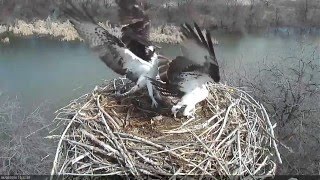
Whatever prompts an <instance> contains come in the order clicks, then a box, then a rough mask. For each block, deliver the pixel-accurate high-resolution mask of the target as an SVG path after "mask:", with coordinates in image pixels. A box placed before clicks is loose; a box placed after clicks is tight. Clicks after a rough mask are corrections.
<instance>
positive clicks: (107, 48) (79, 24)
mask: <svg viewBox="0 0 320 180" xmlns="http://www.w3.org/2000/svg"><path fill="white" fill-rule="evenodd" d="M67 2H68V4H69V6H70V7H71V8H70V7H68V6H62V7H60V8H61V9H62V11H63V12H64V13H65V14H66V15H67V16H68V17H69V18H70V22H71V23H72V24H73V25H74V28H75V29H76V30H77V32H78V33H79V35H80V37H82V38H83V39H84V40H85V42H86V43H87V44H88V45H89V46H90V47H91V49H93V50H94V52H96V53H97V54H98V55H99V57H100V59H101V60H102V61H103V62H104V63H105V64H106V65H107V66H108V67H110V68H111V69H112V70H113V71H115V72H116V73H118V74H120V75H125V74H130V77H131V78H130V79H131V80H133V81H135V80H136V79H137V77H136V75H135V72H131V71H132V69H134V68H135V67H138V66H140V65H141V64H142V63H144V62H143V61H142V60H141V59H140V58H138V57H136V56H134V57H132V59H124V58H123V57H122V55H121V53H120V52H119V50H121V49H122V50H124V49H126V46H125V44H124V43H123V42H122V41H121V40H120V39H118V38H117V37H115V36H113V35H112V34H110V33H109V32H108V31H107V30H105V29H104V28H103V27H101V26H99V25H98V24H97V23H96V22H95V21H94V18H93V17H92V16H90V14H89V13H88V11H87V10H86V8H85V7H84V6H82V7H78V6H76V5H73V4H72V3H71V2H70V1H67Z"/></svg>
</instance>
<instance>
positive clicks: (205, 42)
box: [181, 23, 220, 82]
mask: <svg viewBox="0 0 320 180" xmlns="http://www.w3.org/2000/svg"><path fill="white" fill-rule="evenodd" d="M194 27H195V29H193V28H192V27H191V26H190V25H189V24H184V25H183V26H182V27H181V30H182V33H183V42H182V43H181V45H182V48H181V50H182V53H183V55H184V56H185V57H187V58H188V59H189V60H191V61H193V63H194V64H197V65H201V66H203V67H207V68H203V72H205V73H207V74H209V75H210V77H211V78H212V79H213V80H214V81H216V82H219V81H220V73H219V65H218V61H217V58H216V55H215V52H214V48H213V43H212V39H211V35H210V32H209V31H207V30H206V31H205V36H204V34H203V32H202V31H201V29H200V28H199V26H198V25H197V24H196V23H194Z"/></svg>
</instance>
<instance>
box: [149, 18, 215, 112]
mask: <svg viewBox="0 0 320 180" xmlns="http://www.w3.org/2000/svg"><path fill="white" fill-rule="evenodd" d="M181 31H182V34H183V36H182V40H183V41H182V43H181V46H182V47H181V51H182V54H183V56H177V57H176V58H175V59H173V60H172V61H171V62H170V63H169V64H168V66H167V67H165V68H163V69H162V70H161V69H160V75H161V80H162V81H158V80H155V79H151V81H152V84H153V85H154V87H156V89H157V90H159V91H160V92H161V94H162V95H164V96H173V97H179V98H181V99H180V101H179V102H178V103H177V104H175V105H173V107H172V108H171V112H172V113H173V114H174V116H176V114H177V113H178V112H179V111H183V116H187V117H188V118H189V117H194V113H195V105H196V104H197V103H199V102H201V101H202V100H204V99H205V98H206V97H207V96H208V95H209V91H208V89H207V83H208V82H219V81H220V75H219V65H218V61H217V58H216V55H215V52H214V48H213V43H212V40H211V35H210V32H209V31H205V33H202V31H201V30H200V28H199V26H198V25H197V24H196V23H194V28H193V27H191V26H190V25H189V24H184V25H182V26H181Z"/></svg>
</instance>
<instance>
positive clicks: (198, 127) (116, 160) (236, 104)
mask: <svg viewBox="0 0 320 180" xmlns="http://www.w3.org/2000/svg"><path fill="white" fill-rule="evenodd" d="M114 88H115V87H114V83H112V82H110V83H108V84H107V85H106V86H104V87H96V88H95V90H93V92H92V93H90V94H86V95H84V96H82V97H80V98H79V99H76V100H74V101H72V102H71V103H70V104H69V105H68V106H66V107H64V108H62V109H60V110H59V111H58V114H57V117H56V119H55V120H56V121H57V122H59V123H60V124H61V123H62V122H64V123H66V124H67V126H66V128H65V130H64V132H63V133H62V135H52V136H50V137H59V138H60V140H59V144H58V149H57V153H56V157H55V161H54V164H53V169H52V174H58V175H121V176H128V177H135V178H144V177H147V176H148V177H163V176H184V175H201V176H203V175H206V176H208V175H224V176H229V175H244V176H264V177H265V176H273V175H274V174H275V169H276V163H275V158H274V157H277V158H278V160H279V162H280V163H281V159H280V154H279V152H278V150H277V144H276V139H275V137H274V132H273V128H274V127H273V125H272V124H271V122H270V120H269V117H268V114H267V113H266V110H265V109H264V107H263V106H262V105H261V104H260V103H259V102H257V101H255V100H254V99H253V98H252V97H251V96H250V95H249V94H247V93H246V92H245V91H242V90H240V89H237V88H233V87H229V86H226V85H223V84H212V85H210V86H209V89H210V96H209V97H208V98H207V99H206V101H204V102H202V103H199V104H198V105H197V110H196V116H195V119H191V120H188V119H186V118H176V119H174V118H173V116H172V115H171V114H170V108H171V107H170V106H169V107H162V108H160V109H158V110H156V109H152V108H151V107H150V105H151V101H150V98H149V97H148V95H147V94H146V91H143V90H142V91H141V92H138V93H135V94H134V95H131V96H129V97H123V98H116V97H115V96H114Z"/></svg>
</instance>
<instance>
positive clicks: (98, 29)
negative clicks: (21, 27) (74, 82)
mask: <svg viewBox="0 0 320 180" xmlns="http://www.w3.org/2000/svg"><path fill="white" fill-rule="evenodd" d="M116 3H117V4H118V6H119V16H120V20H121V22H122V23H125V24H126V25H125V26H124V27H123V28H122V37H121V39H120V38H117V37H116V36H113V35H112V34H110V33H109V32H108V31H107V30H106V29H104V28H103V27H102V26H100V25H98V23H97V22H96V21H95V20H94V18H93V17H92V16H91V15H90V13H89V12H88V10H87V9H86V8H85V7H84V4H82V6H76V5H75V4H72V3H71V2H70V1H68V5H69V7H67V6H63V7H61V9H62V11H63V12H64V13H65V14H66V15H67V16H68V18H69V20H70V22H71V23H72V24H73V26H74V28H75V29H76V30H77V32H78V33H79V35H80V37H81V38H83V39H84V41H85V42H86V43H87V44H88V45H89V46H90V48H91V49H92V50H93V51H94V52H96V53H97V54H98V56H99V57H100V59H101V60H102V61H103V62H104V63H105V64H106V65H107V66H108V67H109V68H111V69H112V70H113V71H114V72H116V73H118V74H119V75H125V76H126V77H127V78H128V79H129V80H131V81H133V82H135V86H133V87H132V88H131V89H130V90H129V91H127V92H125V93H123V94H120V93H119V94H118V95H121V96H124V95H128V94H130V93H133V92H135V91H137V90H139V89H141V88H143V87H145V86H147V89H148V93H149V96H150V98H151V100H152V106H157V101H156V100H155V98H154V90H153V86H152V84H151V82H150V79H148V78H152V79H154V78H156V76H157V75H158V54H157V53H156V52H155V47H154V46H152V45H151V43H150V42H149V40H148V36H149V28H150V21H149V18H148V17H147V16H146V15H145V13H144V11H143V10H142V7H141V6H140V5H139V4H138V3H137V1H135V0H116Z"/></svg>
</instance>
